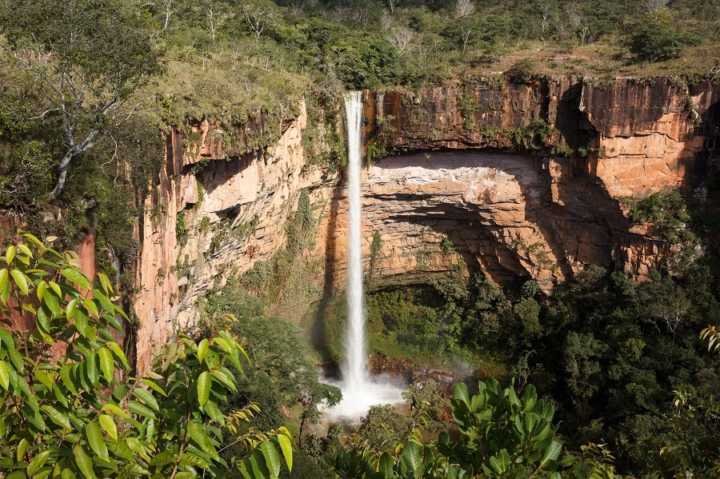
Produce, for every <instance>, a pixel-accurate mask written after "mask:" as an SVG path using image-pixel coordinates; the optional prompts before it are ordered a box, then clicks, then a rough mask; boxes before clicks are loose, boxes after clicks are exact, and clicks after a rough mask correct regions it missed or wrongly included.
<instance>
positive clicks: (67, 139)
mask: <svg viewBox="0 0 720 479" xmlns="http://www.w3.org/2000/svg"><path fill="white" fill-rule="evenodd" d="M168 18H169V17H168ZM0 19H1V20H2V25H3V27H4V28H3V33H4V34H5V35H6V36H7V38H8V40H9V42H10V44H9V46H10V48H8V49H6V50H7V51H6V52H5V54H6V58H5V59H4V60H5V61H6V62H7V65H5V67H8V66H9V67H13V68H18V69H20V70H21V71H23V72H24V73H25V75H26V76H27V78H28V80H29V81H30V82H32V83H33V85H34V88H37V89H40V90H41V92H42V94H41V96H42V102H41V104H40V105H39V106H38V111H37V112H35V115H36V117H37V118H40V119H43V120H45V121H47V122H48V123H52V124H54V123H56V122H59V124H60V125H61V129H62V132H63V138H62V140H61V142H62V145H63V147H62V151H63V154H62V156H61V158H60V159H59V162H58V165H57V175H58V176H57V183H56V185H55V188H54V189H53V190H52V192H51V194H50V196H51V198H57V197H58V196H59V195H60V194H61V193H62V191H63V189H64V188H65V183H66V181H67V175H68V171H69V170H70V167H71V166H72V164H73V163H74V162H76V161H79V160H80V159H81V158H82V156H83V154H84V153H85V152H87V151H88V150H90V149H92V148H93V147H94V146H95V144H96V143H97V141H98V140H99V138H100V137H101V136H102V135H103V133H104V132H105V131H107V129H108V127H109V126H110V125H113V124H116V123H117V122H120V121H122V120H123V118H124V117H126V115H127V112H125V114H123V112H122V107H123V106H124V105H125V103H126V102H127V101H128V99H129V98H131V96H132V93H133V92H134V91H135V90H136V89H137V88H138V87H140V86H141V85H142V84H144V83H145V82H146V81H147V79H148V77H149V76H150V75H153V74H154V73H156V72H157V71H158V68H159V67H158V63H157V56H156V53H155V50H154V48H153V45H152V43H151V41H150V37H149V36H148V34H147V32H146V31H145V29H144V25H143V20H142V17H141V16H140V15H139V11H138V10H137V9H136V8H135V7H134V5H133V3H131V2H123V1H120V0H67V1H63V2H57V1H54V0H19V1H9V0H6V1H4V2H3V3H2V5H1V6H0Z"/></svg>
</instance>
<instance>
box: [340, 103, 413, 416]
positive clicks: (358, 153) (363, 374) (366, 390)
mask: <svg viewBox="0 0 720 479" xmlns="http://www.w3.org/2000/svg"><path fill="white" fill-rule="evenodd" d="M345 113H346V115H347V130H348V181H347V183H348V186H347V196H348V202H349V205H350V207H349V222H350V228H349V238H348V266H347V267H348V272H347V311H348V323H347V333H346V337H345V361H344V363H343V365H342V368H341V370H342V374H343V380H342V382H341V383H340V384H339V386H340V388H341V390H342V395H343V399H342V401H341V402H340V403H339V404H338V405H336V406H334V407H333V408H331V409H330V410H329V411H328V414H329V415H330V416H331V417H335V418H338V419H340V418H344V419H358V418H360V417H362V416H364V415H365V414H366V413H367V412H368V410H369V409H370V407H372V406H375V405H378V404H388V403H397V402H400V401H402V391H401V390H400V389H399V388H397V387H395V386H394V385H392V384H390V383H388V382H380V381H378V380H377V379H376V378H375V379H373V378H370V375H369V373H368V367H367V350H366V341H367V340H366V338H365V308H364V304H363V298H364V293H363V265H362V194H361V188H360V185H361V181H362V134H361V133H362V131H361V130H362V92H351V93H348V95H347V96H346V97H345Z"/></svg>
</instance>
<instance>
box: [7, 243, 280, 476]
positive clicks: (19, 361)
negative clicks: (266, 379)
mask: <svg viewBox="0 0 720 479" xmlns="http://www.w3.org/2000/svg"><path fill="white" fill-rule="evenodd" d="M75 260H76V258H75V257H74V256H73V255H72V254H70V253H65V254H61V253H58V252H57V251H55V250H53V249H52V248H49V247H47V246H46V245H45V244H43V243H42V242H40V241H39V240H38V239H37V238H36V237H34V236H32V235H30V234H25V235H23V240H21V241H18V242H17V243H15V244H11V245H9V246H8V247H7V249H6V250H5V254H4V258H3V262H4V263H5V266H4V267H3V268H0V319H2V321H3V322H8V321H9V322H10V323H11V325H12V323H15V327H12V328H11V329H6V328H5V327H0V406H2V407H1V408H0V473H2V474H4V477H6V478H8V479H22V478H26V477H32V478H41V477H51V476H52V477H62V478H63V479H70V478H75V477H83V478H85V479H94V478H96V477H115V478H136V477H169V478H174V479H180V478H192V477H199V476H204V475H205V474H210V475H212V476H214V477H217V476H220V477H228V475H235V476H239V475H242V476H243V477H246V478H247V477H252V478H265V477H278V476H279V474H280V470H281V467H282V466H283V465H285V466H286V467H287V468H292V445H291V444H292V443H291V438H290V434H289V432H288V431H287V430H286V429H285V428H283V427H280V428H278V429H277V430H265V431H263V430H257V429H254V428H252V427H251V426H252V417H253V415H254V414H256V413H257V412H258V408H257V406H255V405H254V404H245V405H244V407H241V408H237V409H235V410H230V409H229V407H228V405H229V402H230V400H231V398H233V397H234V396H235V395H237V394H238V380H237V378H238V377H240V376H242V374H243V358H247V355H246V354H245V352H244V350H243V349H242V347H241V346H240V344H239V343H238V342H237V341H236V340H235V339H234V338H233V337H232V336H231V335H229V334H228V333H226V332H219V333H218V334H217V335H216V336H213V337H209V338H204V339H202V340H201V341H199V342H196V341H195V340H192V339H190V338H188V337H180V338H179V339H178V340H177V341H176V342H174V343H171V344H169V345H167V347H166V351H165V353H164V354H163V355H162V356H161V358H160V360H159V361H158V363H157V370H156V372H153V373H150V374H149V375H147V376H145V377H133V376H131V365H130V363H129V361H128V359H127V357H126V356H125V353H124V352H123V350H122V348H121V347H120V345H119V344H118V343H117V342H116V340H115V337H116V336H117V335H118V334H121V331H122V321H123V320H124V321H127V320H128V318H127V316H126V315H125V313H124V312H123V311H122V309H121V308H120V307H119V306H117V305H116V304H115V302H114V298H113V296H114V294H115V293H114V290H113V287H112V284H111V283H110V281H109V280H108V278H107V276H105V275H104V274H103V273H99V274H98V278H99V281H98V284H92V283H91V281H90V280H89V279H88V278H86V277H85V276H84V275H83V274H82V272H80V270H79V269H78V268H77V267H76V266H75V265H74V262H75ZM28 320H30V321H32V322H33V323H34V326H32V325H31V326H29V327H30V329H23V328H22V324H23V323H24V322H25V321H28Z"/></svg>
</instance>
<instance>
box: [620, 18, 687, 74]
mask: <svg viewBox="0 0 720 479" xmlns="http://www.w3.org/2000/svg"><path fill="white" fill-rule="evenodd" d="M698 41H699V40H698V38H697V37H695V36H693V35H691V34H688V33H686V32H682V31H678V30H677V23H676V20H675V19H674V18H673V15H672V13H671V12H670V10H667V9H660V10H657V11H654V12H649V13H647V14H646V15H644V16H643V17H641V18H640V19H639V21H638V22H637V24H635V25H633V27H632V30H631V33H630V34H629V36H628V38H627V40H626V43H627V46H628V48H629V49H630V52H632V54H633V55H635V58H636V59H637V60H639V61H649V62H656V61H661V60H669V59H671V58H677V57H679V56H680V53H681V52H682V50H683V48H684V47H686V46H689V45H693V44H696V43H698Z"/></svg>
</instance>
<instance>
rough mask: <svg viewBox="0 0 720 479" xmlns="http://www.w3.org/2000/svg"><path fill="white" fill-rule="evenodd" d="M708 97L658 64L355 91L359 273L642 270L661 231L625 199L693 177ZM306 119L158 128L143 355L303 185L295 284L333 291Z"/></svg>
mask: <svg viewBox="0 0 720 479" xmlns="http://www.w3.org/2000/svg"><path fill="white" fill-rule="evenodd" d="M719 101H720V88H718V87H716V86H713V85H712V84H710V83H702V84H699V85H695V86H693V87H687V86H686V85H679V84H676V83H674V82H673V81H671V80H669V79H654V80H644V81H641V80H635V79H616V80H614V81H612V82H606V83H602V84H599V83H593V82H589V81H583V80H582V79H578V78H572V77H567V78H554V79H553V78H539V79H535V80H532V81H531V82H529V83H523V84H515V83H513V82H512V81H510V80H509V79H507V78H504V77H497V78H492V79H478V80H467V81H464V82H462V83H455V84H448V85H443V86H437V87H432V88H423V89H420V90H417V91H412V92H410V91H386V92H383V93H380V92H366V94H365V111H364V117H365V130H364V134H365V145H366V148H367V153H368V156H369V157H372V161H371V162H370V165H369V167H368V168H367V170H366V173H365V175H366V177H365V181H364V208H365V217H364V231H365V235H364V249H365V261H366V270H367V275H368V278H369V280H370V282H371V283H372V284H373V285H376V286H378V285H383V284H387V283H389V282H422V281H427V278H428V275H431V274H438V273H446V272H448V271H456V270H460V271H462V272H472V271H477V272H483V273H484V274H486V275H488V276H489V277H490V278H492V279H493V280H495V281H497V282H499V283H503V284H505V283H510V282H514V281H519V280H524V279H529V278H533V279H535V280H537V281H538V283H539V284H540V285H541V287H542V288H543V289H544V290H546V291H548V290H550V289H551V288H552V287H553V285H555V284H557V283H558V282H560V281H563V280H564V279H567V278H569V277H571V276H572V275H573V274H575V273H576V272H578V271H579V270H582V269H583V268H584V267H586V266H587V265H589V264H599V265H603V266H606V267H614V268H619V269H624V270H625V271H627V272H629V273H631V274H635V275H639V276H642V275H643V274H645V273H646V272H647V270H648V268H650V267H652V265H653V263H654V261H655V259H656V256H657V254H658V252H659V251H661V249H662V248H663V247H664V246H663V244H662V242H660V241H659V240H658V239H656V238H652V237H649V236H648V235H647V234H645V233H644V230H643V229H642V228H632V225H631V224H630V221H629V220H628V218H627V217H626V214H625V212H624V210H623V207H622V201H621V200H623V198H625V197H640V196H645V195H647V194H649V193H652V192H655V191H659V190H662V189H665V188H676V187H683V186H687V187H690V186H693V185H695V184H696V179H701V178H702V174H703V168H705V167H706V165H707V159H708V155H709V153H710V152H711V151H712V150H713V149H714V148H715V146H714V145H715V141H716V139H717V137H718V132H717V125H718V116H719V115H718V104H719ZM307 123H308V115H307V113H306V111H305V107H304V106H302V108H300V109H299V113H298V115H296V117H295V118H294V119H293V120H292V121H289V122H286V123H284V124H282V125H281V126H280V131H281V135H280V138H279V140H277V141H273V142H272V143H271V144H266V145H258V144H257V143H253V142H251V141H249V140H248V138H252V128H250V127H247V126H245V127H244V128H243V129H242V135H240V136H239V137H240V138H241V139H242V142H244V143H243V144H244V145H245V146H244V147H241V148H237V147H235V148H230V147H228V145H226V144H225V143H224V142H223V138H226V135H227V133H226V132H221V133H222V134H218V131H217V130H218V129H219V127H217V126H214V125H213V124H212V123H211V122H203V123H198V124H197V125H195V127H194V128H195V134H194V135H183V134H181V133H180V132H178V131H175V132H173V133H172V134H171V135H169V138H168V142H167V148H166V150H167V151H166V162H165V163H166V164H165V168H164V169H163V171H162V172H161V175H160V178H159V181H158V184H157V186H156V187H155V189H154V191H153V194H152V195H150V196H149V197H148V198H146V200H145V205H144V206H145V208H144V211H145V213H144V217H143V221H142V222H141V224H140V225H139V228H138V232H137V235H138V237H139V238H140V240H141V243H142V249H141V254H140V255H139V259H138V265H137V278H136V283H137V286H138V292H137V294H136V297H135V302H134V304H135V312H136V314H137V316H138V318H139V320H140V325H139V330H138V332H137V334H138V365H139V367H140V369H143V368H146V367H147V366H148V364H149V361H150V358H151V354H152V351H153V350H154V348H156V347H157V346H159V345H161V344H163V343H164V342H165V340H166V338H167V337H168V335H170V334H173V332H174V331H175V330H176V329H177V328H178V327H186V326H188V325H192V324H193V323H194V322H195V321H196V320H197V317H198V313H197V301H198V300H199V299H200V298H202V297H203V296H204V295H205V294H207V293H208V292H209V291H211V290H213V289H215V288H217V287H218V286H221V285H222V284H224V282H225V281H227V279H228V278H229V277H232V276H235V275H239V274H242V273H243V272H246V271H248V270H249V269H250V268H252V266H253V265H254V264H256V263H257V262H258V261H265V260H268V259H270V258H271V257H272V256H273V255H274V254H275V253H276V252H277V251H278V250H279V249H280V248H282V247H283V245H284V244H285V241H286V224H287V219H288V218H289V217H290V216H291V213H292V212H293V211H294V210H295V208H296V207H297V203H298V199H299V197H300V195H301V192H303V191H304V192H305V193H306V194H307V196H308V198H309V201H310V204H311V205H312V212H313V216H314V218H315V223H316V228H315V233H316V238H315V241H314V244H313V245H312V247H310V248H309V249H308V250H307V251H305V252H304V253H303V254H304V255H306V256H308V257H314V258H315V259H317V260H318V262H319V264H320V265H321V267H320V268H319V269H318V271H317V273H316V274H314V275H312V277H308V278H307V282H308V283H312V284H314V285H316V286H317V291H319V292H320V291H324V292H325V294H327V293H328V291H332V290H333V289H334V288H335V289H337V288H339V289H341V288H342V285H343V280H344V267H345V253H346V252H345V229H346V217H345V211H346V209H347V208H346V205H345V198H344V191H343V181H342V177H341V176H340V175H338V174H336V173H334V168H329V167H328V166H327V165H326V166H323V165H321V164H318V161H317V159H315V158H311V157H310V155H309V153H308V152H309V151H318V150H322V148H312V149H308V148H306V147H307V144H306V141H304V138H303V131H304V129H305V128H306V127H307ZM257 125H262V122H255V128H257ZM241 146H242V145H241ZM317 299H319V297H318V298H317ZM295 313H296V316H299V315H301V313H302V312H301V311H296V312H295Z"/></svg>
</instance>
